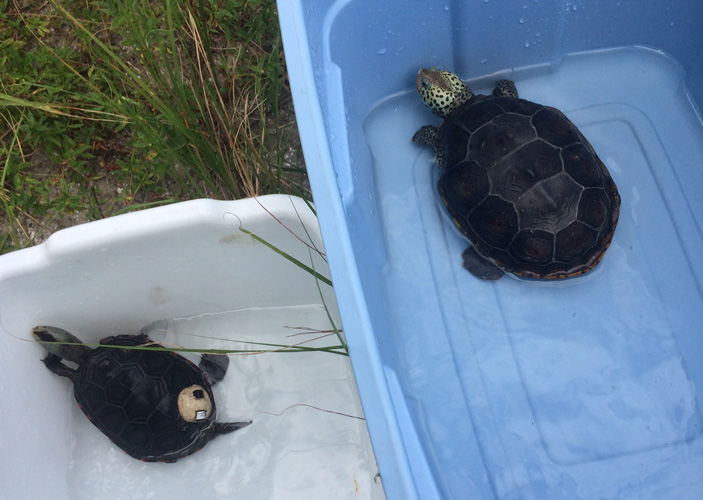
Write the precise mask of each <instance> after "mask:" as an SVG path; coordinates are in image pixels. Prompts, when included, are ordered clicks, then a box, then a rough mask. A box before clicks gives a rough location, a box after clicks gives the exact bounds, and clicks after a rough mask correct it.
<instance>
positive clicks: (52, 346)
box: [32, 326, 90, 363]
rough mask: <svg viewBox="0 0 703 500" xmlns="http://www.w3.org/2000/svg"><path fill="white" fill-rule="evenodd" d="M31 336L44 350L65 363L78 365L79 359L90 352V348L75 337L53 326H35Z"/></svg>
mask: <svg viewBox="0 0 703 500" xmlns="http://www.w3.org/2000/svg"><path fill="white" fill-rule="evenodd" d="M32 335H34V339H35V340H36V341H37V342H39V343H40V344H41V345H42V347H44V349H46V350H47V351H49V352H50V353H51V354H55V355H56V356H58V357H60V358H62V359H65V360H66V361H73V362H74V363H79V362H80V360H81V358H83V356H85V355H86V354H88V353H89V352H90V347H88V346H87V345H84V344H83V343H82V342H81V341H80V339H78V338H77V337H76V336H75V335H72V334H70V333H68V332H67V331H66V330H62V329H61V328H56V327H55V326H35V327H34V328H33V329H32Z"/></svg>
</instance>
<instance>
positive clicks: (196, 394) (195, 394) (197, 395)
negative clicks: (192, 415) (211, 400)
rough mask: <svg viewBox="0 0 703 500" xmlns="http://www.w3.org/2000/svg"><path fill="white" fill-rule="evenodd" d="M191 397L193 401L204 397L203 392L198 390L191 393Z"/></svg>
mask: <svg viewBox="0 0 703 500" xmlns="http://www.w3.org/2000/svg"><path fill="white" fill-rule="evenodd" d="M193 397H194V398H195V399H203V398H204V397H205V394H204V393H203V391H201V390H200V389H198V390H197V391H193Z"/></svg>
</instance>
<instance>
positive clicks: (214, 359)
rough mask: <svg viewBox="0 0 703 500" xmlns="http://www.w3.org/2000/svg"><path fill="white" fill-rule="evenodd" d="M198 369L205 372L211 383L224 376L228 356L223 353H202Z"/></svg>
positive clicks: (213, 383)
mask: <svg viewBox="0 0 703 500" xmlns="http://www.w3.org/2000/svg"><path fill="white" fill-rule="evenodd" d="M198 366H199V367H200V369H201V370H202V371H203V372H205V374H206V375H207V378H208V380H209V381H210V384H211V385H215V384H216V383H217V382H219V381H220V380H222V379H223V378H225V374H226V373H227V367H228V366H229V356H226V355H223V354H207V353H206V354H203V355H202V356H201V357H200V364H199V365H198Z"/></svg>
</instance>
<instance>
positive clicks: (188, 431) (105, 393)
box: [74, 335, 215, 462]
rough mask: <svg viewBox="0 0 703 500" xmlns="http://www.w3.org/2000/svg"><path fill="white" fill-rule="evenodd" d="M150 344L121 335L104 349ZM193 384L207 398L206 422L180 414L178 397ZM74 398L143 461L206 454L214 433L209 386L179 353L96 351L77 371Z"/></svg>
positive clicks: (109, 340) (111, 435) (109, 338)
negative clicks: (209, 403)
mask: <svg viewBox="0 0 703 500" xmlns="http://www.w3.org/2000/svg"><path fill="white" fill-rule="evenodd" d="M150 342H151V341H150V340H149V339H147V338H146V337H135V336H129V335H120V336H116V337H108V338H105V339H103V340H102V341H101V342H100V343H101V344H103V345H119V346H140V345H144V344H147V343H150ZM150 347H161V346H160V345H158V344H153V345H152V346H150ZM194 384H197V385H200V386H202V387H203V388H204V389H205V390H206V391H207V392H208V394H209V396H210V400H211V401H212V404H213V410H212V413H211V415H210V418H208V419H206V420H203V421H199V422H186V421H184V420H183V419H182V418H181V417H180V415H179V412H178V407H177V401H178V395H179V393H180V391H181V390H182V389H184V388H186V387H189V386H191V385H194ZM74 395H75V398H76V401H78V404H79V406H80V407H81V409H82V410H83V413H85V415H86V416H87V417H88V418H89V419H90V420H91V421H92V422H93V423H94V424H95V425H96V426H97V427H98V428H99V429H100V430H101V431H103V432H104V433H105V434H106V435H107V436H108V437H109V438H110V439H111V440H112V441H113V442H114V443H115V444H116V445H117V446H119V447H120V448H122V449H123V450H124V451H126V452H127V453H128V454H130V455H131V456H133V457H134V458H137V459H139V460H143V461H147V462H156V461H158V462H167V461H173V460H176V459H178V458H182V457H184V456H186V455H190V454H191V453H194V452H196V451H198V450H199V449H200V448H202V446H203V445H204V444H205V443H207V441H209V440H210V438H211V433H212V432H214V421H215V418H214V417H215V407H214V397H213V395H212V390H211V388H210V383H209V382H208V381H207V378H206V377H205V375H204V374H203V373H202V371H201V370H200V369H199V368H198V367H197V366H195V365H194V364H193V363H191V362H190V361H189V360H187V359H185V358H184V357H182V356H180V355H178V354H177V353H175V352H169V351H158V350H151V349H148V350H144V349H119V348H112V347H98V348H96V349H94V350H92V351H91V352H90V353H89V354H88V355H87V356H86V357H85V358H84V360H83V363H82V364H81V365H80V366H79V367H78V369H77V370H76V377H75V381H74Z"/></svg>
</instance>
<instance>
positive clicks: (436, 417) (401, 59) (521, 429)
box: [278, 0, 703, 500]
mask: <svg viewBox="0 0 703 500" xmlns="http://www.w3.org/2000/svg"><path fill="white" fill-rule="evenodd" d="M278 7H279V14H280V19H281V26H282V31H283V40H284V45H285V51H286V60H287V63H288V70H289V74H290V81H291V86H292V89H293V96H294V103H295V108H296V116H297V119H298V126H299V128H300V133H301V138H302V141H303V148H304V153H305V158H306V162H307V165H308V171H309V175H310V180H311V184H312V188H313V193H314V196H315V202H316V206H317V213H318V215H319V219H320V223H321V227H322V233H323V237H324V241H325V247H326V249H327V252H328V255H329V262H330V266H331V271H332V275H333V278H334V281H335V289H336V293H337V297H338V301H339V307H340V309H341V315H342V319H343V321H344V328H345V331H346V335H347V339H348V341H349V345H350V352H351V356H352V362H353V366H354V370H355V374H356V378H357V381H358V385H359V389H360V393H361V397H362V401H363V405H364V410H365V414H366V417H367V420H368V426H369V430H370V432H371V437H372V441H373V444H374V449H375V452H376V456H377V459H378V462H379V465H380V470H381V477H382V479H383V483H384V487H385V489H386V494H387V496H388V498H389V499H413V498H422V499H435V498H447V499H448V498H454V499H466V498H501V499H506V498H532V499H540V500H545V499H564V498H569V499H575V498H599V499H606V498H612V499H616V498H617V499H625V498H632V499H635V498H637V499H643V498H653V499H654V498H656V499H667V498H669V499H688V498H690V499H693V498H695V499H699V498H703V436H701V431H702V427H703V419H702V415H701V413H702V412H701V410H702V409H703V406H702V403H703V399H702V396H701V394H703V260H702V259H701V258H700V256H701V255H703V237H702V225H703V196H702V195H701V193H702V192H703V170H702V169H703V123H702V120H701V113H700V107H699V104H700V103H703V43H702V41H703V3H701V2H698V1H691V0H688V1H685V0H680V1H676V0H673V1H670V2H654V1H640V2H637V1H622V2H615V1H611V0H607V1H606V0H595V1H558V0H550V1H546V0H539V1H538V0H521V1H519V2H517V1H499V0H472V1H450V0H447V1H445V2H436V1H412V2H410V1H407V0H398V1H395V2H379V1H378V0H344V1H341V0H340V1H336V2H328V1H312V0H308V1H306V0H299V1H288V0H280V1H279V5H278ZM428 66H438V67H442V68H446V69H449V70H451V71H454V72H455V73H457V74H459V75H460V76H461V77H462V78H464V79H465V80H466V81H467V82H468V83H469V85H470V86H471V87H472V88H473V90H474V91H476V92H479V93H487V92H488V91H490V89H491V87H492V85H493V84H494V83H495V81H496V80H498V79H499V78H504V77H508V78H511V79H513V80H515V81H516V84H517V87H518V90H519V92H520V94H521V97H524V98H526V99H529V100H532V101H536V102H541V103H544V104H548V105H552V106H555V107H558V108H560V109H561V110H562V111H564V112H565V113H566V115H567V116H569V117H570V118H571V119H572V120H573V121H574V122H575V123H576V124H577V125H578V126H579V128H580V129H581V130H582V132H583V133H584V134H585V136H586V137H587V138H588V139H589V140H590V142H591V143H592V144H593V146H594V147H595V149H596V151H597V152H598V153H599V156H600V157H601V158H602V159H603V161H604V162H605V164H606V165H607V166H608V168H609V170H610V172H611V174H612V176H613V178H614V179H615V181H616V183H617V185H618V187H619V190H620V194H621V196H622V209H621V214H620V222H619V226H618V228H617V231H616V233H615V238H614V241H613V243H612V245H611V247H610V249H609V250H608V252H607V254H606V256H605V258H604V260H603V261H602V263H601V264H600V265H599V266H598V267H597V268H596V269H595V270H594V271H592V272H591V273H589V274H587V275H586V276H584V277H581V278H576V279H573V280H567V281H562V282H557V283H540V282H526V281H519V280H517V279H511V278H508V277H506V278H503V279H501V280H499V281H497V282H481V281H479V280H477V279H475V278H474V277H473V276H471V275H470V274H469V273H467V272H466V271H464V270H463V269H462V268H461V252H462V250H463V249H464V248H465V247H466V246H467V242H466V240H465V239H464V238H463V237H462V236H461V235H460V234H458V233H457V232H456V230H455V229H454V228H453V226H452V224H451V222H450V221H448V220H447V217H446V215H445V213H444V209H443V207H442V206H441V204H440V203H438V201H437V196H436V189H435V183H436V179H437V172H436V170H437V169H436V168H435V167H434V160H433V158H432V155H431V152H430V151H429V150H427V149H425V148H420V147H418V146H415V145H414V144H412V143H411V141H410V138H411V137H412V135H413V133H414V132H415V130H417V129H418V128H419V127H420V126H422V125H424V124H427V123H433V124H436V123H438V120H437V119H436V118H434V117H433V116H432V115H431V114H430V113H429V111H427V110H426V109H425V108H424V106H423V105H422V103H421V102H420V99H419V98H418V96H417V95H416V92H415V90H414V79H415V74H416V72H417V70H418V69H419V68H421V67H428Z"/></svg>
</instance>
